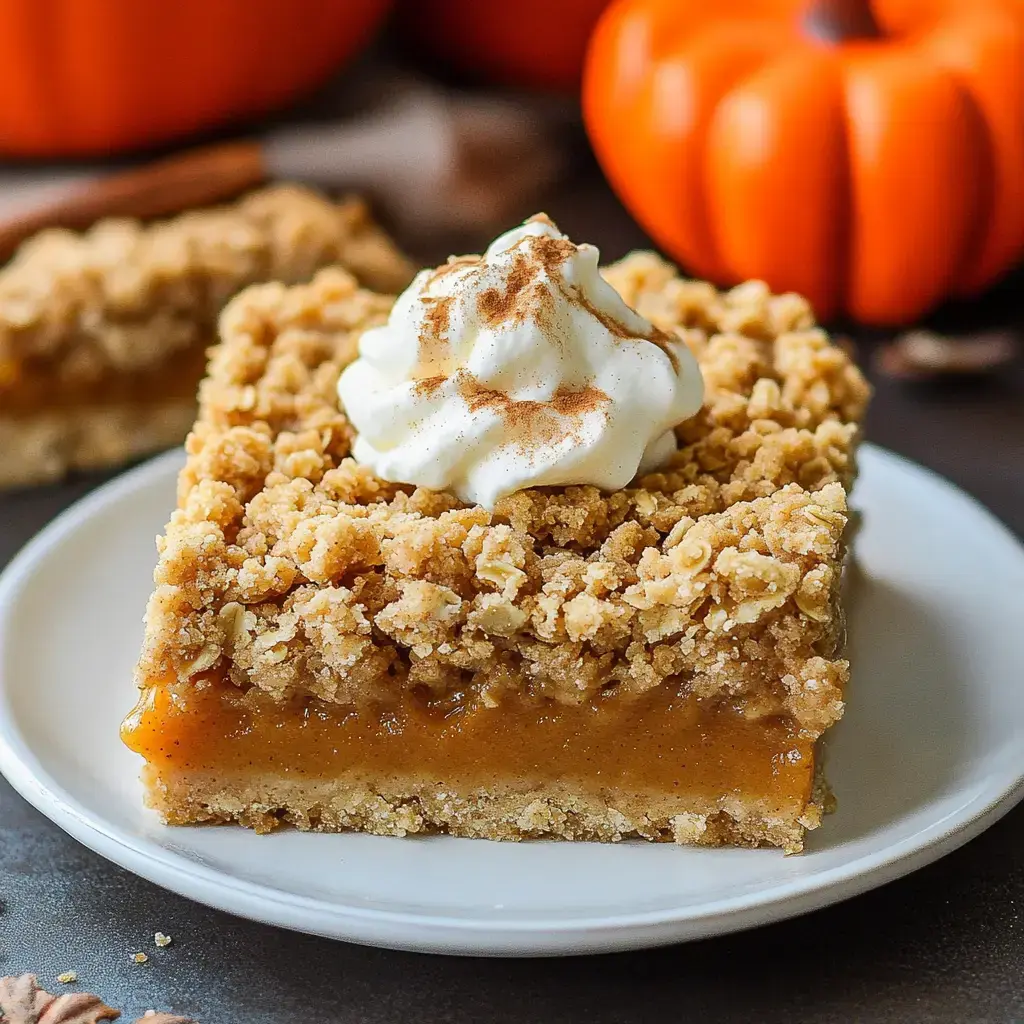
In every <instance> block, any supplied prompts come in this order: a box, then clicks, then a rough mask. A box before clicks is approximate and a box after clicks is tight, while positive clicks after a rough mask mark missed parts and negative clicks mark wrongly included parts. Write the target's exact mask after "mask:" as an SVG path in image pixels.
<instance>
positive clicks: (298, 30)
mask: <svg viewBox="0 0 1024 1024" xmlns="http://www.w3.org/2000/svg"><path fill="white" fill-rule="evenodd" d="M389 5H390V0H290V2H289V3H287V4H285V3H280V2H278V0H155V2H151V0H0V28H2V31H0V152H2V153H5V154H17V155H21V156H78V155H85V154H103V153H108V152H110V151H112V150H119V149H129V148H137V147H141V146H149V145H153V144H156V143H160V142H165V141H167V140H169V139H173V138H176V137H178V136H182V135H185V134H187V133H190V132H195V131H199V130H202V129H208V128H212V127H214V126H216V125H218V124H222V123H224V122H226V121H228V120H230V119H232V118H236V117H245V116H252V115H255V114H258V113H261V112H263V111H266V110H270V109H273V108H274V107H278V106H281V105H282V104H284V103H286V102H287V101H288V100H290V99H292V98H293V97H295V96H297V95H298V94H300V93H302V92H304V91H305V90H308V89H310V88H312V87H314V86H316V85H318V84H320V83H321V82H323V81H324V80H325V79H326V78H327V77H328V76H329V75H330V74H331V73H332V72H333V71H335V70H336V69H337V68H338V67H339V66H340V65H341V64H342V63H343V62H344V61H345V60H346V59H347V58H348V57H350V56H351V55H353V54H354V53H355V52H356V51H357V50H358V49H359V48H360V47H361V46H362V45H363V44H364V43H365V42H366V41H367V39H368V38H369V36H370V34H371V33H372V32H373V30H374V29H375V28H376V26H377V25H378V24H379V23H380V21H381V20H382V18H383V17H384V15H385V13H386V12H387V9H388V7H389Z"/></svg>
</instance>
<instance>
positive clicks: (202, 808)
mask: <svg viewBox="0 0 1024 1024" xmlns="http://www.w3.org/2000/svg"><path fill="white" fill-rule="evenodd" d="M144 781H145V783H146V788H147V803H148V805H149V806H150V807H151V808H153V809H154V810H157V811H158V812H159V813H160V814H161V815H162V816H163V818H164V820H165V821H167V822H168V824H171V825H186V824H193V823H201V822H205V823H228V822H238V823H239V824H241V825H244V826H246V827H247V828H252V829H254V830H255V831H257V832H270V831H273V830H274V829H275V828H277V827H279V826H280V825H282V824H289V825H293V826H295V827H296V828H298V829H300V830H301V831H304V832H348V831H359V832H370V833H372V834H374V835H382V836H406V835H414V834H423V833H425V834H430V833H436V832H444V833H447V834H449V835H453V836H462V837H465V838H471V839H495V840H506V841H519V840H523V839H536V838H541V837H545V838H556V839H566V840H577V841H597V842H606V843H607V842H620V841H622V840H624V839H633V838H640V839H646V840H648V841H652V842H674V843H677V844H680V845H686V846H747V847H758V846H776V847H781V848H782V849H783V850H785V851H786V852H787V853H799V852H800V851H801V850H802V849H803V842H804V833H805V831H807V830H809V829H814V828H817V827H818V825H820V824H821V818H822V815H823V814H824V813H826V812H828V811H830V810H831V809H832V807H831V805H832V797H831V793H830V791H829V789H828V786H827V785H826V783H825V782H824V780H823V779H822V777H821V775H820V773H819V775H818V776H817V779H816V782H815V787H814V793H813V796H812V799H811V801H810V803H808V804H807V806H806V807H804V808H803V809H802V811H801V812H800V813H799V814H793V815H792V816H789V817H779V816H772V815H766V814H765V813H764V810H763V808H762V807H761V806H759V805H758V804H757V803H756V802H744V801H743V800H742V799H741V798H740V797H736V798H735V799H734V800H732V801H731V802H730V803H729V804H728V805H727V806H726V807H724V808H719V809H717V810H712V811H708V810H707V809H706V808H703V807H701V808H699V809H694V806H693V805H692V804H690V803H688V802H687V801H686V799H685V798H675V797H673V798H657V797H654V798H652V797H651V795H650V794H629V793H615V794H614V795H607V794H602V793H582V792H580V791H579V790H578V789H577V788H575V787H574V788H571V789H570V788H569V787H566V786H562V785H560V784H557V783H553V784H550V785H546V786H542V787H539V788H533V789H527V790H520V789H516V788H514V787H511V786H509V787H504V788H499V787H495V788H489V789H474V790H468V791H465V792H457V791H453V790H451V789H449V788H446V787H444V786H441V785H438V784H436V783H430V784H426V783H423V782H421V781H419V780H415V779H398V778H395V779H387V780H372V781H371V780H363V779H357V778H351V779H340V780H339V779H289V778H283V777H281V776H278V775H263V776H255V777H254V776H251V775H247V776H245V777H244V778H243V777H239V776H217V777H212V776H208V775H200V774H196V773H188V774H187V775H185V774H174V773H166V772H165V773H162V774H161V773H158V771H157V770H156V769H155V768H153V767H151V766H148V767H147V768H146V769H145V770H144Z"/></svg>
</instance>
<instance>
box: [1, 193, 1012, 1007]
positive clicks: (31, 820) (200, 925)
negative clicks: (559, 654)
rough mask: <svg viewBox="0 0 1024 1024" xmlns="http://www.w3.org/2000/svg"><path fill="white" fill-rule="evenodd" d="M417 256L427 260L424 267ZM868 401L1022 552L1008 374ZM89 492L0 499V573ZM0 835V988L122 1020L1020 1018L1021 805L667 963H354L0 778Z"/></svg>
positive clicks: (891, 443)
mask: <svg viewBox="0 0 1024 1024" xmlns="http://www.w3.org/2000/svg"><path fill="white" fill-rule="evenodd" d="M546 206H547V209H548V211H549V212H550V213H551V215H552V216H553V217H555V218H556V220H557V221H558V223H559V225H560V226H561V228H562V229H563V230H565V231H567V232H568V233H569V234H570V235H573V236H576V237H582V238H589V239H591V240H592V241H594V242H596V243H597V244H599V245H601V246H602V248H603V252H604V256H605V257H606V258H608V259H614V258H616V257H618V256H621V255H622V254H623V253H625V252H626V251H627V250H628V249H630V248H633V247H636V246H638V245H642V244H643V242H644V240H643V237H642V236H641V235H640V233H639V232H638V231H637V229H636V228H635V227H634V226H633V225H632V224H631V222H630V221H629V220H628V218H627V217H626V215H625V214H624V213H623V212H622V211H621V209H620V208H619V207H618V205H617V204H616V203H614V201H612V200H610V199H609V197H608V195H607V193H606V192H605V191H604V189H603V188H601V187H599V186H596V185H593V184H588V183H582V184H577V186H576V187H573V188H572V189H569V190H567V191H566V192H565V193H563V194H562V195H561V196H560V197H556V198H555V199H553V200H552V201H551V202H549V203H547V204H546ZM524 212H525V213H528V212H530V211H524ZM481 241H483V240H480V239H477V240H471V241H470V242H469V243H468V246H466V247H472V246H478V245H479V244H480V243H481ZM460 247H461V246H460ZM422 255H423V257H424V259H426V260H430V261H434V260H436V259H438V258H442V257H443V256H444V255H445V253H444V252H443V251H442V252H440V253H437V252H427V253H423V254H422ZM1022 295H1024V276H1020V277H1018V278H1016V279H1015V280H1014V281H1011V282H1009V283H1008V284H1006V285H1004V286H1003V287H1002V288H1000V289H999V290H998V291H997V292H995V293H993V294H991V295H990V296H988V297H986V298H985V299H984V300H983V301H979V302H976V303H972V304H969V305H965V306H962V307H958V308H955V309H951V310H948V311H946V312H945V313H944V314H943V316H942V317H941V318H939V319H938V320H937V321H936V325H937V326H939V327H940V328H941V329H950V330H953V329H957V330H963V329H976V328H982V327H986V326H991V325H993V324H1011V323H1012V324H1018V325H1020V324H1022V323H1024V298H1022ZM864 354H865V355H866V354H867V353H866V352H865V353H864ZM876 383H877V386H878V389H879V391H878V394H877V396H876V399H875V402H874V403H873V405H872V408H871V411H870V413H869V417H868V434H869V436H870V437H871V439H872V440H874V441H876V442H878V443H879V444H882V445H885V446H888V447H890V448H893V449H895V450H897V451H899V452H902V453H903V454H905V455H908V456H909V457H911V458H914V459H917V460H919V461H921V462H922V463H924V464H925V465H928V466H930V467H932V468H933V469H935V470H937V471H938V472H941V473H943V474H945V475H947V476H948V477H950V478H951V479H953V480H954V481H955V482H956V483H958V484H960V485H961V486H963V487H965V488H966V489H967V490H968V491H970V492H972V493H973V494H974V495H975V496H976V497H978V498H979V499H980V500H982V501H983V502H985V503H986V504H987V505H988V506H989V507H990V508H992V509H993V510H994V511H995V512H996V514H997V515H999V516H1001V517H1002V518H1003V519H1004V521H1005V522H1007V523H1008V524H1009V525H1010V526H1011V528H1013V529H1014V530H1015V531H1016V532H1017V533H1018V534H1021V535H1024V473H1022V471H1021V466H1022V465H1024V415H1022V412H1021V410H1022V409H1024V371H1022V368H1021V367H1020V365H1019V364H1018V365H1017V366H1016V367H1013V368H1011V369H1009V370H1007V371H1006V372H1005V373H1003V374H1001V375H1000V376H999V377H998V378H996V379H994V380H991V381H987V382H979V385H978V386H974V387H966V388H965V387H956V388H950V387H940V388H929V389H919V388H906V387H904V386H901V385H897V384H895V383H893V382H889V381H884V380H883V381H879V382H876ZM100 480H101V478H99V477H92V478H89V479H86V480H79V481H75V482H71V483H68V484H66V485H64V486H62V487H59V488H51V489H47V490H44V491H39V492H36V493H34V494H21V495H8V496H6V497H3V498H0V559H4V558H9V557H10V556H11V555H12V554H13V553H14V551H15V550H16V549H17V548H18V547H19V546H20V545H21V544H23V543H24V542H25V541H26V540H27V539H28V538H29V537H30V536H31V535H32V534H33V533H34V532H35V531H36V530H37V529H38V528H39V527H40V526H41V525H42V524H43V523H44V522H45V521H46V520H48V519H49V518H50V517H52V516H53V515H54V514H55V513H56V512H58V511H59V510H60V509H61V508H63V507H64V506H65V505H67V504H70V503H71V502H72V501H74V500H75V499H76V498H78V497H80V496H81V495H82V494H83V493H85V492H86V491H87V490H89V489H90V488H91V487H93V486H95V485H96V484H97V483H99V482H100ZM936 742H942V741H941V739H938V738H937V739H936ZM0 821H2V822H3V828H2V829H0V901H2V904H3V905H2V908H0V956H2V957H4V958H5V959H4V961H3V963H4V968H5V970H8V971H11V972H13V971H17V970H21V969H26V970H27V969H35V970H38V971H39V972H40V973H41V975H42V974H45V975H46V978H47V979H50V978H52V976H53V975H55V974H56V973H58V972H60V971H62V970H66V969H67V968H68V967H71V966H74V967H76V968H77V969H78V970H79V973H80V976H81V977H82V979H83V984H87V985H88V986H89V987H90V988H93V989H96V990H99V991H102V992H103V993H104V994H105V995H106V997H107V998H108V999H110V1000H111V1001H113V1002H116V1003H118V1004H119V1005H125V1006H127V1007H128V1010H129V1011H130V1013H135V1014H141V1013H142V1012H143V1011H144V1010H145V1009H146V1008H147V1007H150V1006H173V1007H174V1008H176V1009H178V1010H179V1011H185V1012H189V1013H193V1014H195V1015H196V1016H198V1017H199V1018H200V1020H202V1021H203V1024H234V1022H236V1021H240V1020H244V1021H245V1022H246V1024H282V1021H290V1020H296V1021H302V1022H303V1024H394V1022H395V1021H397V1020H418V1021H423V1022H425V1024H477V1022H479V1021H481V1020H486V1021H488V1022H489V1024H522V1022H523V1021H524V1020H528V1021H531V1022H536V1024H567V1022H572V1024H575V1022H577V1021H578V1022H580V1024H622V1022H624V1021H630V1022H632V1021H637V1022H647V1021H651V1022H653V1021H677V1020H684V1021H701V1022H704V1021H707V1022H714V1024H749V1022H751V1021H758V1022H764V1024H793V1022H794V1021H799V1022H800V1024H837V1022H847V1021H857V1022H859V1024H860V1022H863V1024H905V1022H912V1024H1008V1022H1011V1021H1014V1020H1018V1019H1021V1018H1024V984H1022V980H1021V964H1022V963H1024V916H1022V906H1024V808H1017V809H1016V810H1015V811H1012V812H1011V813H1010V814H1009V815H1007V817H1005V818H1004V819H1003V820H1002V821H1000V822H999V823H997V824H996V825H994V826H993V827H992V828H991V829H989V830H988V831H987V832H986V833H985V834H984V835H982V836H980V837H979V838H978V839H975V840H973V841H972V842H971V843H969V844H968V845H967V846H966V847H964V848H963V849H961V850H958V851H957V852H956V853H954V854H951V855H950V856H948V857H946V858H944V859H943V860H942V861H940V862H939V863H937V864H934V865H932V866H930V867H928V868H925V869H923V870H922V871H919V872H917V873H915V874H914V875H912V876H911V877H909V878H906V879H903V880H901V881H898V882H894V883H892V884H891V885H889V886H886V887H885V888H883V889H880V890H877V891H875V892H872V893H867V894H865V895H863V896H860V897H858V898H856V899H853V900H849V901H847V902H845V903H843V904H840V905H839V906H836V907H832V908H830V909H828V910H823V911H820V912H818V913H815V914H812V915H809V916H807V917H804V918H801V919H798V920H795V921H789V922H786V923H783V924H780V925H774V926H771V927H768V928H762V929H758V930H756V931H753V932H749V933H746V934H743V935H733V936H727V937H725V938H721V939H715V940H711V941H707V942H699V943H693V944H690V945H688V946H685V947H670V948H667V949H661V950H650V951H646V952H641V953H629V954H620V955H614V956H604V957H583V958H567V959H560V960H526V961H504V960H491V961H488V960H472V959H452V958H439V957H429V956H419V955H415V954H404V953H394V952H389V951H387V950H374V949H365V948H362V947H358V946H346V945H342V944H338V943H333V942H330V941H327V940H324V939H317V938H313V937H310V936H301V935H295V934H293V933H290V932H285V931H282V930H280V929H276V928H269V927H266V926H263V925H260V924H256V923H253V922H248V921H242V920H238V919H235V918H232V917H230V916H228V915H226V914H222V913H219V912H217V911H213V910H209V909H207V908H205V907H202V906H199V905H198V904H195V903H192V902H190V901H188V900H185V899H183V898H181V897H178V896H175V895H173V894H171V893H167V892H164V891H162V890H160V889H158V888H157V887H155V886H153V885H150V884H149V883H147V882H143V881H141V880H139V879H138V878H135V877H134V876H132V875H130V874H129V873H128V872H126V871H122V870H121V869H119V868H116V867H114V866H113V865H111V864H109V863H108V862H107V861H105V860H103V859H102V858H100V857H98V856H96V855H94V854H92V853H90V852H89V851H87V850H85V849H84V848H82V847H81V846H79V845H78V844H77V843H75V842H74V841H73V840H71V839H69V838H68V837H67V836H66V835H64V834H63V833H62V832H61V831H60V830H59V829H58V828H57V827H56V826H55V825H52V824H51V823H50V822H48V821H46V820H45V819H44V818H43V817H42V815H40V814H38V813H37V812H35V811H34V810H32V809H31V808H30V807H29V806H28V805H27V804H25V803H24V802H23V801H21V800H20V799H19V798H18V797H16V796H15V795H14V794H13V792H12V791H11V790H10V788H9V787H7V786H6V784H5V783H3V782H2V781H0ZM156 928H161V929H163V930H164V931H166V932H169V933H172V934H173V935H174V936H175V941H174V945H173V946H171V947H170V948H169V949H167V950H155V951H151V952H153V955H152V956H151V962H150V964H148V965H146V966H145V967H143V968H140V967H137V966H135V965H133V964H130V963H129V962H128V954H129V953H130V952H132V951H133V949H138V948H142V945H143V944H145V943H148V942H149V941H150V940H151V938H152V933H153V931H154V929H156ZM147 948H148V947H147ZM130 1013H129V1016H130Z"/></svg>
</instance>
